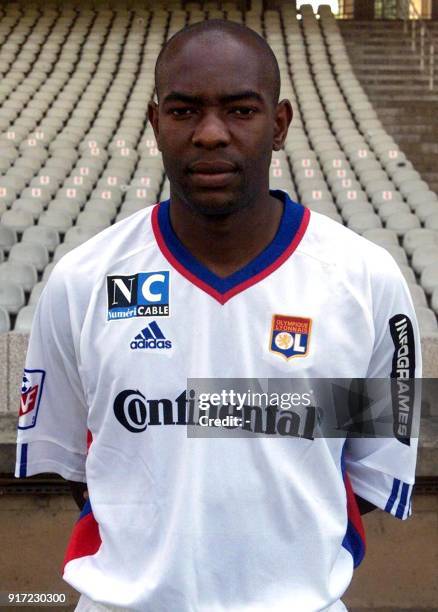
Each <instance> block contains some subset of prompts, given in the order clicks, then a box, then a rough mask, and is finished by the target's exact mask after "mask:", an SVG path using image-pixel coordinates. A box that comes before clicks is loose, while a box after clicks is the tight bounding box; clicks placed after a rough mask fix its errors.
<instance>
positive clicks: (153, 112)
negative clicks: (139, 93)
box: [148, 100, 161, 151]
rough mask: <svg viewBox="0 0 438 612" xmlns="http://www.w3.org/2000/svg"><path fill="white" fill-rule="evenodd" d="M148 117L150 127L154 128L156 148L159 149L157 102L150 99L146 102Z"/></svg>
mask: <svg viewBox="0 0 438 612" xmlns="http://www.w3.org/2000/svg"><path fill="white" fill-rule="evenodd" d="M148 119H149V122H150V124H151V125H152V129H153V130H154V134H155V140H156V141H157V147H158V150H159V151H161V149H160V145H159V139H160V136H159V133H160V129H159V121H158V104H157V102H155V101H154V100H152V101H151V102H149V104H148Z"/></svg>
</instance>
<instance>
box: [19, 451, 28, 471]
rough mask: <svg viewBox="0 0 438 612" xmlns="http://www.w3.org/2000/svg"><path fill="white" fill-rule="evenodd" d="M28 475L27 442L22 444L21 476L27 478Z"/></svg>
mask: <svg viewBox="0 0 438 612" xmlns="http://www.w3.org/2000/svg"><path fill="white" fill-rule="evenodd" d="M26 475H27V444H22V445H21V453H20V478H25V477H26Z"/></svg>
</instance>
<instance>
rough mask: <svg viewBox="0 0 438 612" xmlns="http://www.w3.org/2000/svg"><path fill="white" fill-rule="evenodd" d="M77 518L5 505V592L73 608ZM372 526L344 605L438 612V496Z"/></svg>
mask: <svg viewBox="0 0 438 612" xmlns="http://www.w3.org/2000/svg"><path fill="white" fill-rule="evenodd" d="M77 516H78V511H77V508H76V506H75V504H74V503H73V501H72V500H71V499H70V498H69V497H67V496H65V495H57V496H36V495H34V496H27V495H21V496H20V495H11V496H9V495H8V496H3V497H2V498H0V542H1V546H2V554H1V555H0V591H3V592H5V591H6V592H9V591H11V592H17V591H21V592H23V591H25V592H46V593H65V594H66V595H67V599H68V603H69V604H70V605H71V606H73V605H74V603H75V602H76V599H77V597H78V595H77V593H75V591H74V590H73V589H72V588H71V587H69V586H68V585H67V584H66V583H64V581H63V580H62V578H61V570H60V568H61V566H62V560H63V556H64V551H65V548H66V544H67V541H68V538H69V535H70V532H71V529H72V526H73V523H74V521H75V520H76V518H77ZM364 524H365V529H366V533H367V554H366V556H365V560H364V561H363V563H362V565H361V566H360V567H359V569H358V570H357V571H356V573H355V576H354V579H353V582H352V585H351V587H350V588H349V590H348V592H347V594H346V596H345V598H344V600H345V603H346V604H347V605H348V607H349V610H350V612H356V610H369V611H371V610H372V611H373V612H379V611H380V610H381V609H382V612H383V609H385V610H386V611H387V610H390V609H392V610H397V611H398V612H399V611H400V610H412V611H413V612H414V611H415V612H420V611H422V610H429V611H432V610H435V611H436V610H438V582H437V580H436V572H437V567H438V496H436V495H435V496H426V495H424V496H416V497H415V499H414V515H413V516H412V517H411V518H410V519H409V520H408V521H399V520H398V519H395V518H393V517H391V516H388V515H386V514H385V513H383V512H380V511H375V512H372V513H370V514H368V515H366V516H365V517H364ZM53 609H54V610H61V608H59V607H56V608H53ZM64 609H66V610H67V609H72V608H64ZM291 611H293V612H301V611H299V610H294V609H293V606H292V608H291ZM169 612H178V611H176V610H175V611H173V610H172V611H169Z"/></svg>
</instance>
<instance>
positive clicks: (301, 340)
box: [270, 315, 312, 359]
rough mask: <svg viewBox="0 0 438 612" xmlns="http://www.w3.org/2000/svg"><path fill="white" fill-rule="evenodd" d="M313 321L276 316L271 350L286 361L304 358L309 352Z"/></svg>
mask: <svg viewBox="0 0 438 612" xmlns="http://www.w3.org/2000/svg"><path fill="white" fill-rule="evenodd" d="M311 327H312V319H304V318H302V317H288V316H287V315H274V316H273V317H272V329H271V338H270V350H271V351H272V352H273V353H278V354H279V355H282V357H284V359H291V358H292V357H304V356H305V355H307V352H308V350H309V342H310V329H311Z"/></svg>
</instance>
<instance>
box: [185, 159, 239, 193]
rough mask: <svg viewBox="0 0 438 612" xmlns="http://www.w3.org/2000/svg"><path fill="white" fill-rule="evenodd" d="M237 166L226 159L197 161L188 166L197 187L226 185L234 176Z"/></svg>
mask: <svg viewBox="0 0 438 612" xmlns="http://www.w3.org/2000/svg"><path fill="white" fill-rule="evenodd" d="M236 173H237V168H236V166H235V164H233V163H232V162H228V161H223V160H217V161H198V162H194V163H193V164H191V165H190V166H189V174H190V175H191V178H192V181H193V182H194V183H195V184H196V185H198V186H199V187H207V188H208V187H210V188H220V187H226V186H227V185H228V184H229V183H230V182H231V181H232V180H233V179H234V177H235V175H236Z"/></svg>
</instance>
